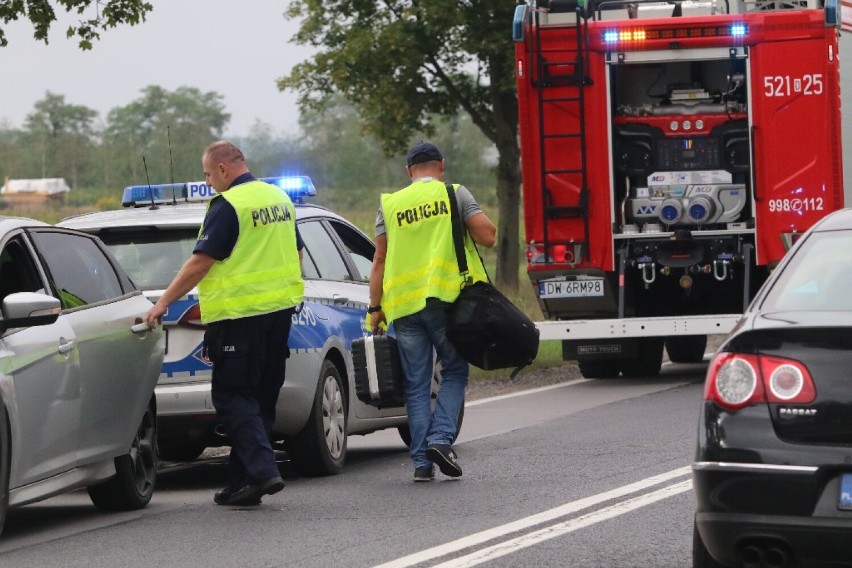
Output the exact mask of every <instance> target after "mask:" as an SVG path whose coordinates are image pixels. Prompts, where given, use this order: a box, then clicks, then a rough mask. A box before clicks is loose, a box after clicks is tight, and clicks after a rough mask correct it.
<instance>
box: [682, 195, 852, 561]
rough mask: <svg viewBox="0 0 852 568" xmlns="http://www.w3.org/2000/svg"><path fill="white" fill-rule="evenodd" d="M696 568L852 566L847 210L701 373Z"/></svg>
mask: <svg viewBox="0 0 852 568" xmlns="http://www.w3.org/2000/svg"><path fill="white" fill-rule="evenodd" d="M693 479H694V491H695V496H696V512H695V530H694V533H693V566H695V567H717V566H768V567H781V566H798V567H801V566H824V565H830V566H837V565H844V566H852V209H845V210H842V211H838V212H836V213H833V214H831V215H829V216H827V217H825V218H824V219H822V220H821V221H820V222H819V223H817V224H816V225H814V226H813V227H812V228H811V229H810V230H809V231H808V232H806V233H805V234H804V235H803V236H802V237H801V239H799V241H798V242H797V243H796V245H795V246H794V247H793V248H792V249H791V250H790V252H789V253H788V254H787V255H786V257H785V258H784V259H783V260H782V263H781V264H780V265H779V267H778V268H777V269H776V270H775V272H774V273H773V274H772V276H771V277H770V278H769V280H768V281H767V282H766V283H765V284H764V285H763V287H762V288H761V290H760V292H759V293H758V295H757V297H756V298H755V299H754V300H753V302H752V304H751V306H750V307H749V308H748V310H747V311H746V313H745V314H744V315H743V318H742V320H741V321H740V322H739V323H738V324H737V326H736V327H735V328H734V330H732V331H731V333H730V335H729V336H728V337H727V338H726V339H725V341H724V343H723V344H722V345H721V346H720V347H719V349H718V351H717V352H716V354H715V356H714V357H713V360H712V361H711V363H710V366H709V368H708V371H707V379H706V382H705V389H704V403H703V407H702V413H701V417H700V423H699V429H698V447H697V451H696V457H695V463H694V464H693Z"/></svg>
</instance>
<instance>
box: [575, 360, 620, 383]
mask: <svg viewBox="0 0 852 568" xmlns="http://www.w3.org/2000/svg"><path fill="white" fill-rule="evenodd" d="M577 366H578V367H579V368H580V374H581V375H583V378H584V379H614V378H615V377H617V376H618V371H619V361H618V359H585V360H583V359H580V360H578V361H577Z"/></svg>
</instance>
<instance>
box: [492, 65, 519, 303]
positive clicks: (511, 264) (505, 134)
mask: <svg viewBox="0 0 852 568" xmlns="http://www.w3.org/2000/svg"><path fill="white" fill-rule="evenodd" d="M511 61H512V60H511V58H510V63H511ZM492 92H493V96H492V100H493V106H494V131H495V134H496V136H495V138H496V140H495V144H496V146H497V153H498V158H497V215H498V218H497V273H496V275H495V279H494V282H495V284H496V285H497V287H498V288H500V289H501V290H504V291H508V292H515V291H517V290H518V267H519V266H520V261H521V258H520V234H519V229H520V211H521V202H520V199H521V150H520V146H519V145H518V99H517V96H516V95H515V94H514V92H505V91H503V92H500V91H499V89H498V88H496V87H495V88H493V89H492Z"/></svg>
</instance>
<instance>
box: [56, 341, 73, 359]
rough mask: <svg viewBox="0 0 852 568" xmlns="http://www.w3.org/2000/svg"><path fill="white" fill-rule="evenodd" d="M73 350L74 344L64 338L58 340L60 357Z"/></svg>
mask: <svg viewBox="0 0 852 568" xmlns="http://www.w3.org/2000/svg"><path fill="white" fill-rule="evenodd" d="M73 349H74V342H73V341H69V340H66V339H65V338H64V337H60V338H59V352H60V353H61V354H62V355H65V354H66V353H70V352H71V351H72V350H73Z"/></svg>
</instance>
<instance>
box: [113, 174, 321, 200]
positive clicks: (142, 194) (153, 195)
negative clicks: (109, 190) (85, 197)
mask: <svg viewBox="0 0 852 568" xmlns="http://www.w3.org/2000/svg"><path fill="white" fill-rule="evenodd" d="M260 181H264V182H266V183H269V184H272V185H274V186H276V187H280V188H281V189H282V190H283V191H284V192H286V193H287V195H289V196H290V199H292V200H293V202H294V203H304V201H305V198H306V197H315V196H316V194H317V190H316V187H314V184H313V182H312V181H311V178H309V177H308V176H281V177H268V178H260ZM215 195H216V190H215V189H213V188H212V187H210V186H209V185H207V184H206V183H205V182H203V181H188V182H185V183H161V184H155V185H129V186H127V187H125V188H124V192H123V193H122V196H121V205H122V206H124V207H146V206H150V205H172V204H176V203H198V202H205V201H210V200H211V199H213V197H214V196H215Z"/></svg>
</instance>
